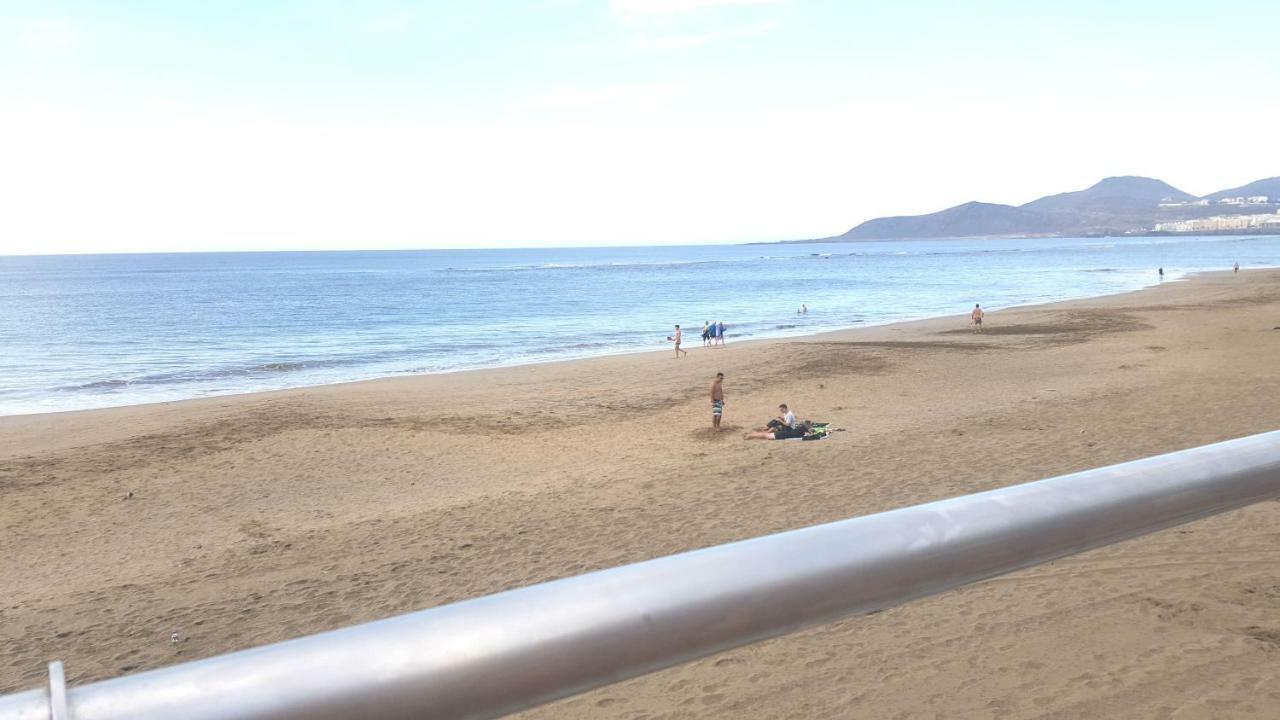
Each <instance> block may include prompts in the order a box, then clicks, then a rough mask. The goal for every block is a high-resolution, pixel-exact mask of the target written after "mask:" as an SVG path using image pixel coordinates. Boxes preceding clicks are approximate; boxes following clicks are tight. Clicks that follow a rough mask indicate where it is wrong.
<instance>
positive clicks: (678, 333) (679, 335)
mask: <svg viewBox="0 0 1280 720" xmlns="http://www.w3.org/2000/svg"><path fill="white" fill-rule="evenodd" d="M672 339H673V340H675V341H676V357H680V353H684V354H685V355H688V354H689V351H688V350H681V349H680V342H681V341H682V340H683V339H684V333H683V332H681V330H680V326H679V325H677V326H676V336H675V337H674V338H672Z"/></svg>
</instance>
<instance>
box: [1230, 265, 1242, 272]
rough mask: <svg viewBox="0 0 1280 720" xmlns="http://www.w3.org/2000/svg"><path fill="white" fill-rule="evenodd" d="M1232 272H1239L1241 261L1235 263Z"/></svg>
mask: <svg viewBox="0 0 1280 720" xmlns="http://www.w3.org/2000/svg"><path fill="white" fill-rule="evenodd" d="M1231 272H1237V273H1238V272H1240V263H1236V264H1235V265H1233V266H1232V270H1231Z"/></svg>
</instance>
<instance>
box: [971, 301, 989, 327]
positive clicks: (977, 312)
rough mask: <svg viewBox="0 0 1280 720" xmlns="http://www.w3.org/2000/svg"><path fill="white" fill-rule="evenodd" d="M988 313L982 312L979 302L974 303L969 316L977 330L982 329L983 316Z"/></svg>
mask: <svg viewBox="0 0 1280 720" xmlns="http://www.w3.org/2000/svg"><path fill="white" fill-rule="evenodd" d="M985 315H986V313H984V312H982V306H981V305H979V304H978V303H974V304H973V312H971V313H969V317H970V318H972V319H973V327H974V328H975V329H976V330H979V331H981V330H982V318H983V317H984V316H985Z"/></svg>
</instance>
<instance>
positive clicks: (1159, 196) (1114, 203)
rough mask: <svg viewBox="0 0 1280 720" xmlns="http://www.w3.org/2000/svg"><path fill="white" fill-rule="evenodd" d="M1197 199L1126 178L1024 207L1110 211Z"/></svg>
mask: <svg viewBox="0 0 1280 720" xmlns="http://www.w3.org/2000/svg"><path fill="white" fill-rule="evenodd" d="M1195 199H1196V196H1195V195H1192V194H1191V193H1185V192H1182V191H1181V190H1179V189H1178V188H1176V187H1174V186H1172V185H1170V184H1169V183H1166V182H1164V181H1162V180H1156V179H1155V178H1145V177H1136V176H1133V175H1126V176H1122V177H1109V178H1105V179H1103V180H1100V181H1099V182H1098V183H1097V184H1096V185H1093V186H1091V187H1088V188H1085V189H1084V190H1077V191H1075V192H1065V193H1058V194H1057V195H1048V196H1046V197H1042V198H1040V199H1039V200H1032V201H1031V202H1029V203H1027V204H1026V205H1023V206H1022V208H1023V209H1024V210H1033V211H1036V212H1061V211H1063V210H1070V211H1077V210H1106V209H1108V208H1124V209H1126V210H1128V209H1131V208H1134V207H1146V208H1149V207H1154V206H1155V205H1158V204H1160V203H1161V202H1166V201H1168V202H1186V201H1188V200H1195Z"/></svg>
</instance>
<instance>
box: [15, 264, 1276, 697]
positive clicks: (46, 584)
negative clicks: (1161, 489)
mask: <svg viewBox="0 0 1280 720" xmlns="http://www.w3.org/2000/svg"><path fill="white" fill-rule="evenodd" d="M988 326H989V327H988V330H987V331H986V332H985V333H983V334H981V335H979V334H976V333H973V332H972V331H970V330H968V329H967V327H966V323H965V319H964V318H963V317H962V316H957V317H955V318H943V319H938V320H931V321H925V322H920V323H909V324H903V325H894V326H886V327H881V328H870V329H863V330H857V331H848V332H843V333H836V334H829V335H824V336H816V337H813V338H807V339H803V340H791V341H774V342H756V343H741V344H739V343H734V342H732V338H730V344H729V346H728V347H727V348H726V349H723V350H702V349H699V348H697V347H693V348H691V351H690V354H689V356H688V358H686V359H681V360H674V359H672V358H671V356H670V355H669V354H668V353H648V354H640V355H630V356H623V357H613V358H603V359H595V360H586V361H574V362H565V363H554V364H546V365H537V366H528V367H522V368H511V369H502V370H492V371H480V372H469V373H460V374H454V375H447V376H432V377H416V378H400V379H391V380H380V381H373V382H364V383H355V384H349V385H338V386H329V387H323V388H311V389H304V390H297V391H286V392H278V393H266V394H258V395H246V396H239V397H233V398H217V399H206V400H197V401H188V402H181V403H171V404H163V405H154V406H142V407H133V408H123V409H113V410H103V411H89V412H82V413H68V414H56V415H42V416H28V417H8V418H0V526H2V527H3V534H0V648H3V652H2V653H0V691H13V690H18V689H25V688H28V687H34V686H37V685H39V684H40V683H41V682H42V677H43V663H44V662H45V661H47V660H50V659H54V658H58V659H62V660H64V661H66V663H67V667H68V671H69V673H70V678H71V680H72V681H73V682H85V681H89V680H95V679H100V678H105V677H108V676H113V675H117V674H120V673H127V672H131V671H135V670H142V669H147V668H154V667H157V666H161V665H166V664H170V663H173V662H178V661H183V660H189V659H193V658H198V657H203V656H207V655H212V654H215V653H222V652H227V651H230V650H236V649H240V648H245V647H249V646H252V645H258V644H261V643H267V642H272V641H276V640H283V639H286V638H290V637H295V636H298V635H302V634H307V633H312V632H316V631H320V630H326V629H330V628H335V627H339V626H343V625H347V624H351V623H355V622H360V621H364V620H372V619H376V618H382V617H387V616H390V615H394V614H398V613H403V612H407V611H411V610H416V609H420V608H426V607H431V606H434V605H439V604H442V603H448V602H453V601H456V600H462V599H464V598H469V597H474V596H477V595H481V594H486V593H492V592H495V591H499V590H504V589H509V588H513V587H517V586H521V585H526V584H529V583H534V582H539V581H543V580H549V579H553V578H559V577H565V576H568V575H573V574H577V573H582V572H585V571H588V570H594V569H598V568H605V567H609V566H613V565H618V564H620V563H627V562H632V561H637V560H642V559H646V558H652V557H656V556H660V555H665V554H669V553H674V552H678V551H682V550H688V549H692V548H698V547H703V546H707V545H712V544H717V543H723V542H728V541H731V540H737V539H741V538H745V537H749V536H754V535H760V534H763V533H769V532H774V531H779V530H784V529H789V528H795V527H800V526H804V525H809V524H813V523H819V522H824V521H829V520H835V519H839V518H844V517H849V516H857V515H864V514H867V513H872V512H876V511H880V510H886V509H889V508H894V507H899V506H903V505H910V504H914V503H919V502H922V501H927V500H933V499H937V498H943V497H948V496H954V495H959V494H963V493H969V492H974V491H977V490H984V489H988V488H993V487H998V486H1002V485H1008V484H1013V483H1020V482H1024V481H1029V480H1035V479H1038V478H1042V477H1046V476H1050V475H1056V474H1059V473H1065V472H1070V471H1075V470H1080V469H1084V468H1090V467H1095V466H1099V465H1105V464H1109V463H1115V462H1120V461H1124V460H1130V459H1134V458H1138V457H1143V456H1146V455H1151V454H1154V453H1161V452H1166V451H1171V450H1177V449H1180V448H1185V447H1190V446H1194V445H1200V444H1203V443H1208V442H1213V441H1217V440H1223V439H1227V438H1233V437H1238V436H1241V435H1247V434H1251V433H1255V432H1261V431H1265V430H1271V429H1275V428H1277V427H1280V402H1277V399H1276V395H1277V392H1278V390H1280V383H1278V382H1277V379H1278V378H1277V368H1278V363H1280V330H1278V329H1275V328H1277V326H1280V272H1273V271H1252V272H1246V273H1241V274H1240V275H1230V274H1222V275H1212V276H1205V277H1201V278H1197V279H1195V280H1192V281H1189V282H1179V283H1167V284H1165V285H1163V286H1161V287H1159V288H1154V289H1151V290H1146V291H1142V292H1140V293H1134V294H1129V295H1122V296H1115V297H1110V298H1103V299H1096V300H1090V301H1082V302H1072V303H1065V304H1058V305H1050V306H1043V307H1037V308H1025V309H1017V310H1009V311H1003V312H997V313H991V314H989V315H988ZM717 370H722V371H724V372H725V373H726V375H727V376H728V377H727V380H726V381H725V388H726V393H727V396H728V403H727V411H726V412H727V415H726V419H725V424H726V430H727V431H726V432H724V433H721V434H719V435H717V434H715V433H713V432H711V431H710V429H709V428H708V425H709V403H708V400H707V397H706V396H707V389H708V383H709V381H710V378H711V375H712V374H714V372H715V371H717ZM780 401H786V402H789V403H790V404H791V406H792V407H793V408H794V409H796V410H797V411H798V413H799V414H800V416H801V417H808V418H815V419H820V420H830V421H834V422H835V423H837V424H839V425H841V426H843V427H845V428H848V430H849V431H848V432H845V433H842V434H839V435H837V436H836V437H834V438H833V439H831V440H827V441H823V442H817V443H798V442H792V443H771V442H744V441H742V440H741V439H740V432H741V430H743V429H744V428H745V427H746V426H750V425H756V424H759V423H761V422H763V421H764V420H765V419H767V418H768V417H770V416H771V415H772V414H773V409H774V407H775V406H776V405H777V403H778V402H780ZM130 493H132V497H131V498H128V499H126V498H127V496H128V495H129V494H130ZM175 631H176V632H178V633H180V634H181V636H182V637H183V640H182V642H180V643H178V644H177V645H171V644H170V642H169V635H170V633H172V632H175ZM529 716H530V717H538V718H580V717H604V718H628V719H630V720H640V719H641V718H659V717H668V718H681V717H684V718H687V717H719V718H748V717H750V718H777V717H860V718H880V717H886V718H888V717H902V718H915V717H977V718H982V717H1001V718H1006V717H1007V718H1030V717H1125V718H1129V717H1141V718H1145V717H1152V718H1202V717H1231V718H1252V717H1256V718H1275V717H1278V716H1280V504H1278V503H1275V502H1267V503H1263V504H1260V505H1255V506H1253V507H1250V508H1246V509H1244V510H1240V511H1237V512H1233V513H1230V514H1227V515H1223V516H1219V517H1217V518H1213V519H1210V520H1206V521H1202V522H1199V523H1196V524H1193V525H1189V526H1184V527H1182V528H1178V529H1174V530H1169V531H1166V532H1163V533H1160V534H1157V535H1153V536H1150V537H1147V538H1144V539H1141V540H1137V541H1132V542H1127V543H1123V544H1121V545H1117V546H1113V547H1110V548H1106V549H1103V550H1100V551H1096V552H1092V553H1089V554H1087V555H1083V556H1080V557H1077V558H1072V559H1068V560H1064V561H1059V562H1055V563H1052V564H1050V565H1047V566H1044V567H1040V568H1036V569H1033V570H1029V571H1024V572H1020V573H1017V574H1015V575H1010V576H1007V577H1004V578H1000V579H997V580H993V581H989V582H986V583H983V584H980V585H977V586H973V587H970V588H966V589H963V590H960V591H957V592H952V593H948V594H946V595H943V596H940V597H937V598H933V599H930V600H926V601H921V602H916V603H913V604H910V605H907V606H903V607H900V608H897V609H894V610H891V611H888V612H884V613H880V614H878V615H875V616H870V617H861V618H857V619H853V620H849V621H845V622H840V623H835V624H832V625H828V626H824V627H821V628H818V629H815V630H810V631H807V632H803V633H800V634H797V635H794V636H791V637H787V638H782V639H779V640H775V641H771V642H767V643H763V644H760V645H756V646H753V647H750V648H747V649H741V650H737V651H733V652H730V653H726V654H724V655H721V656H717V657H714V658H709V659H706V660H703V661H699V662H695V663H692V664H689V665H686V666H683V667H680V668H676V669H672V670H669V671H665V672H661V673H658V674H655V675H651V676H648V677H645V678H641V679H638V680H635V681H631V682H628V683H624V684H621V685H617V686H614V687H611V688H606V689H604V690H601V691H598V692H595V693H591V694H588V695H584V696H581V697H579V698H575V699H571V700H569V701H565V702H562V703H559V704H557V705H553V706H550V707H547V708H543V709H541V710H539V711H536V712H533V713H530V714H529Z"/></svg>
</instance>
